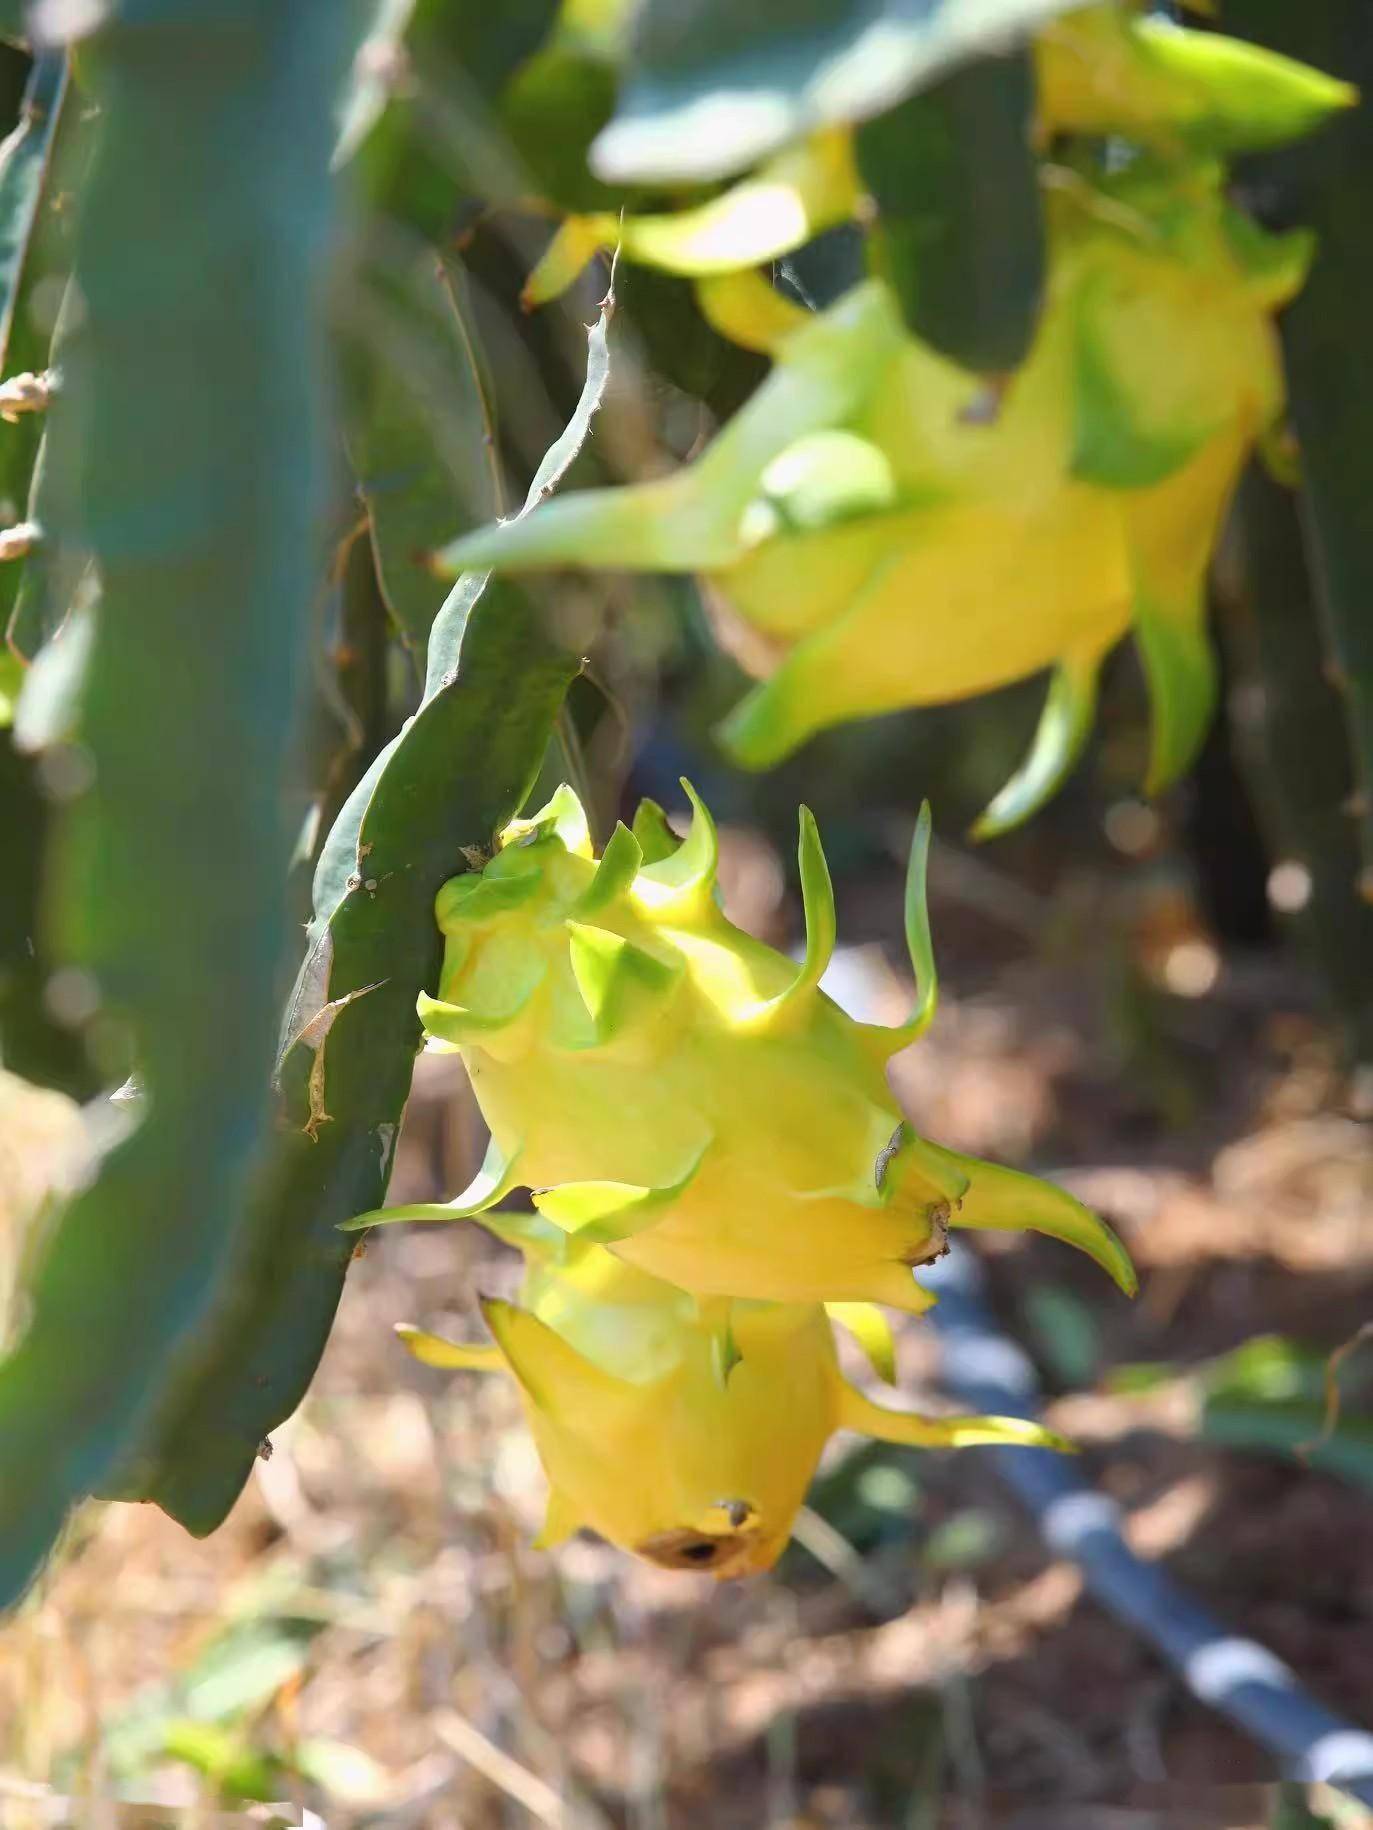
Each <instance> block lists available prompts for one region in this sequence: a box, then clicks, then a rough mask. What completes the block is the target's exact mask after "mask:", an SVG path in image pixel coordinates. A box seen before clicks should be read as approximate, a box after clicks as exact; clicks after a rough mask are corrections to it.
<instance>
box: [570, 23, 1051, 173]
mask: <svg viewBox="0 0 1373 1830" xmlns="http://www.w3.org/2000/svg"><path fill="white" fill-rule="evenodd" d="M1072 4H1074V0H978V4H977V5H975V6H973V5H969V4H967V0H756V4H754V5H752V6H740V5H738V4H737V0H643V4H642V5H641V6H640V7H639V9H638V11H637V13H636V14H635V21H634V34H633V40H632V44H631V51H630V57H629V63H628V71H627V75H626V80H625V83H624V86H623V88H622V90H621V93H620V99H619V105H618V108H617V110H616V113H615V117H614V119H613V120H612V121H611V122H610V124H609V126H608V127H607V128H606V129H605V131H604V132H603V133H602V134H601V136H600V138H599V139H598V140H597V142H596V144H595V146H594V148H593V149H592V168H593V170H595V171H596V172H597V173H598V174H599V175H600V176H601V177H602V178H605V179H608V180H610V181H612V182H615V183H636V182H640V181H643V182H647V183H652V184H670V183H677V182H680V181H683V180H691V181H707V180H710V179H714V178H724V177H727V176H728V175H729V174H730V173H732V172H736V171H739V170H741V169H742V168H743V167H744V166H747V165H752V164H754V163H755V162H756V161H757V160H759V159H761V158H763V157H765V156H766V155H767V154H768V153H770V152H775V151H776V149H777V148H778V147H779V146H782V145H784V144H785V143H786V142H787V141H788V140H794V139H799V138H800V137H801V136H802V135H804V134H807V133H810V132H813V131H814V129H815V128H817V127H823V126H827V125H829V124H831V123H833V122H837V121H853V120H865V119H867V118H868V117H870V116H872V115H876V114H880V113H881V112H882V110H883V109H886V108H890V107H892V106H893V105H894V104H895V103H897V102H899V101H900V100H901V99H902V98H903V97H904V96H906V95H909V94H911V93H912V92H914V91H915V90H918V89H924V88H928V87H929V86H930V84H932V83H935V82H938V81H939V80H940V79H941V78H942V77H945V76H948V75H949V74H950V73H951V72H952V71H954V70H956V69H958V68H960V67H961V66H963V65H965V64H968V63H971V62H972V61H973V60H974V59H975V58H977V57H980V56H984V55H986V54H988V53H990V52H993V51H998V52H999V51H1004V50H1006V48H1007V46H1008V44H1010V43H1012V42H1014V41H1015V40H1017V39H1021V38H1025V37H1027V36H1028V35H1029V34H1030V33H1032V32H1033V31H1035V29H1036V28H1037V27H1038V26H1039V25H1041V24H1042V23H1043V21H1044V20H1045V19H1048V18H1051V17H1052V16H1053V15H1054V14H1055V13H1057V12H1062V11H1064V10H1065V9H1066V8H1067V7H1068V6H1071V5H1072Z"/></svg>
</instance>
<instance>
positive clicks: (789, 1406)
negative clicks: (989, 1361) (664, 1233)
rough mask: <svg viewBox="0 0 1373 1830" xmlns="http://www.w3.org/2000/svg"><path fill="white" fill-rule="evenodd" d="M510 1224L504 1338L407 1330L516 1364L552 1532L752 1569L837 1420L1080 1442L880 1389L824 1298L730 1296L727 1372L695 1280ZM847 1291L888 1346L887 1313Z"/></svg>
mask: <svg viewBox="0 0 1373 1830" xmlns="http://www.w3.org/2000/svg"><path fill="white" fill-rule="evenodd" d="M541 1225H542V1232H540V1230H539V1229H540V1226H541ZM496 1230H497V1231H499V1232H502V1233H504V1234H505V1235H506V1236H507V1237H510V1238H511V1239H512V1241H513V1242H514V1243H516V1244H519V1245H520V1246H521V1247H522V1248H523V1249H524V1251H525V1253H526V1262H527V1269H526V1274H525V1280H524V1286H523V1289H522V1291H521V1300H520V1303H519V1304H518V1305H516V1304H511V1303H506V1302H491V1301H488V1302H485V1303H483V1305H482V1307H483V1312H484V1314H485V1317H486V1321H487V1324H488V1326H489V1328H490V1330H491V1333H492V1335H493V1336H494V1342H495V1344H494V1345H481V1346H466V1345H461V1344H459V1343H457V1342H453V1341H446V1340H443V1339H441V1338H440V1337H439V1336H436V1335H432V1334H426V1333H424V1332H423V1331H421V1330H419V1329H416V1328H408V1327H402V1328H401V1329H399V1330H398V1332H399V1333H400V1335H401V1338H402V1339H403V1340H404V1342H405V1344H406V1346H407V1347H408V1348H409V1349H410V1351H411V1352H412V1353H413V1354H414V1355H415V1356H416V1357H417V1358H418V1359H420V1360H423V1361H424V1362H425V1363H426V1364H428V1365H430V1366H439V1367H457V1368H464V1367H465V1368H472V1369H476V1370H481V1371H492V1370H503V1371H505V1372H508V1373H510V1374H512V1375H513V1377H514V1378H515V1379H516V1381H517V1382H518V1384H519V1389H520V1396H521V1399H522V1401H523V1404H524V1409H525V1414H526V1416H527V1418H528V1422H529V1428H530V1432H531V1434H532V1435H533V1438H534V1442H535V1445H536V1447H537V1449H538V1452H539V1458H540V1460H541V1462H542V1463H543V1467H544V1471H545V1473H546V1475H547V1477H548V1484H549V1499H548V1514H547V1519H546V1521H545V1525H544V1529H543V1531H542V1533H541V1534H540V1538H539V1542H540V1543H542V1544H556V1543H558V1542H559V1541H560V1540H561V1539H563V1538H565V1537H567V1536H568V1535H569V1534H570V1533H571V1532H574V1531H576V1530H577V1529H579V1528H580V1527H582V1526H589V1527H590V1528H591V1529H593V1530H595V1531H597V1532H599V1533H600V1534H601V1536H602V1537H604V1538H607V1539H609V1540H610V1541H611V1542H612V1543H614V1544H617V1545H619V1546H620V1547H621V1548H622V1549H624V1550H628V1551H633V1552H635V1553H636V1554H638V1555H639V1556H641V1557H646V1558H648V1559H649V1560H650V1561H652V1562H654V1563H657V1564H660V1565H663V1566H665V1567H667V1568H670V1569H684V1570H702V1571H706V1572H708V1573H709V1574H711V1575H714V1576H719V1577H725V1576H743V1575H749V1574H752V1573H754V1572H756V1571H759V1570H765V1569H767V1568H769V1567H770V1566H771V1565H772V1564H773V1563H774V1562H775V1561H776V1560H777V1557H778V1556H779V1555H780V1553H781V1551H782V1549H783V1547H784V1546H785V1544H786V1542H787V1539H788V1538H789V1537H790V1535H791V1528H792V1522H793V1520H794V1519H795V1517H796V1512H797V1509H798V1508H799V1507H800V1505H801V1503H802V1501H803V1500H804V1498H805V1494H806V1489H807V1487H808V1486H809V1485H810V1481H811V1477H812V1475H813V1474H814V1472H815V1468H816V1464H817V1462H818V1461H819V1459H820V1452H821V1450H822V1449H823V1448H824V1446H825V1443H826V1442H827V1440H828V1439H829V1437H830V1436H831V1435H832V1434H833V1433H834V1431H835V1430H840V1429H849V1430H858V1431H861V1432H862V1433H864V1434H865V1435H869V1436H876V1437H879V1438H881V1439H882V1440H883V1441H886V1442H895V1443H906V1444H912V1445H914V1446H917V1447H920V1448H939V1447H946V1448H956V1447H959V1446H960V1445H962V1444H969V1443H982V1442H995V1443H1021V1444H1030V1445H1036V1446H1039V1447H1046V1448H1059V1449H1062V1448H1066V1447H1067V1446H1068V1445H1067V1444H1066V1443H1064V1441H1063V1440H1062V1438H1061V1437H1057V1436H1054V1435H1053V1434H1052V1433H1050V1432H1049V1431H1047V1430H1044V1429H1042V1428H1040V1427H1039V1426H1038V1425H1036V1424H1032V1423H1028V1422H1025V1421H1023V1420H1022V1419H1019V1418H1014V1417H947V1418H928V1417H919V1416H915V1415H913V1414H912V1413H910V1412H907V1411H889V1410H887V1409H885V1408H884V1407H882V1406H880V1405H877V1404H874V1403H873V1402H872V1400H871V1399H869V1398H867V1397H865V1396H864V1395H863V1394H862V1393H861V1392H859V1391H857V1390H856V1389H855V1388H854V1387H853V1386H852V1385H851V1384H849V1382H848V1381H847V1380H846V1379H845V1378H843V1376H842V1375H841V1373H840V1370H839V1362H838V1358H837V1356H836V1353H835V1345H834V1337H833V1332H832V1329H831V1320H830V1316H829V1315H827V1313H826V1311H825V1309H824V1308H823V1307H822V1306H821V1305H819V1304H817V1303H809V1304H779V1303H752V1302H736V1303H732V1304H730V1305H729V1312H730V1313H729V1318H728V1329H729V1335H730V1339H731V1342H732V1346H733V1354H732V1360H733V1363H732V1364H731V1365H730V1366H729V1367H728V1370H727V1373H726V1371H725V1370H724V1369H722V1367H721V1363H720V1359H719V1353H718V1336H717V1334H716V1332H715V1330H714V1326H713V1324H712V1323H710V1322H708V1321H706V1320H703V1319H702V1318H701V1316H700V1314H699V1313H698V1309H697V1305H696V1304H695V1303H694V1302H693V1300H692V1299H691V1298H690V1297H689V1296H686V1295H684V1294H683V1292H682V1291H680V1290H678V1289H675V1288H674V1287H673V1286H672V1285H670V1284H665V1283H662V1282H661V1281H660V1280H659V1279H657V1278H655V1277H649V1276H647V1275H646V1274H645V1273H644V1272H643V1271H639V1270H636V1269H635V1268H634V1267H632V1266H631V1265H628V1264H626V1263H624V1262H623V1260H621V1259H619V1258H617V1257H615V1256H614V1255H613V1254H611V1253H610V1252H608V1251H606V1250H605V1249H604V1247H602V1246H597V1245H587V1244H582V1243H579V1242H577V1241H565V1240H564V1237H563V1235H561V1234H560V1233H558V1232H557V1231H556V1229H554V1228H552V1227H550V1226H548V1224H547V1223H546V1222H543V1223H540V1222H539V1221H538V1220H537V1219H535V1220H533V1221H521V1220H518V1219H517V1220H515V1221H514V1222H513V1223H512V1224H511V1225H510V1226H502V1225H501V1224H500V1223H497V1227H496ZM835 1307H836V1308H837V1309H838V1310H840V1311H841V1315H840V1317H839V1318H838V1319H841V1320H844V1321H847V1322H849V1323H850V1325H852V1326H854V1327H856V1329H857V1330H858V1331H859V1333H860V1335H861V1337H862V1338H863V1340H864V1344H865V1346H866V1347H867V1349H868V1351H869V1352H870V1354H874V1356H875V1357H876V1358H877V1359H878V1360H879V1361H880V1360H881V1359H882V1357H883V1354H882V1343H883V1336H884V1331H885V1322H884V1318H883V1317H882V1316H881V1314H880V1312H876V1311H874V1312H870V1313H866V1314H860V1315H857V1316H855V1315H853V1314H852V1313H845V1312H846V1311H850V1310H851V1307H852V1306H850V1305H843V1304H840V1305H836V1306H835ZM886 1351H887V1353H888V1354H889V1353H890V1337H889V1336H888V1337H886Z"/></svg>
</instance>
